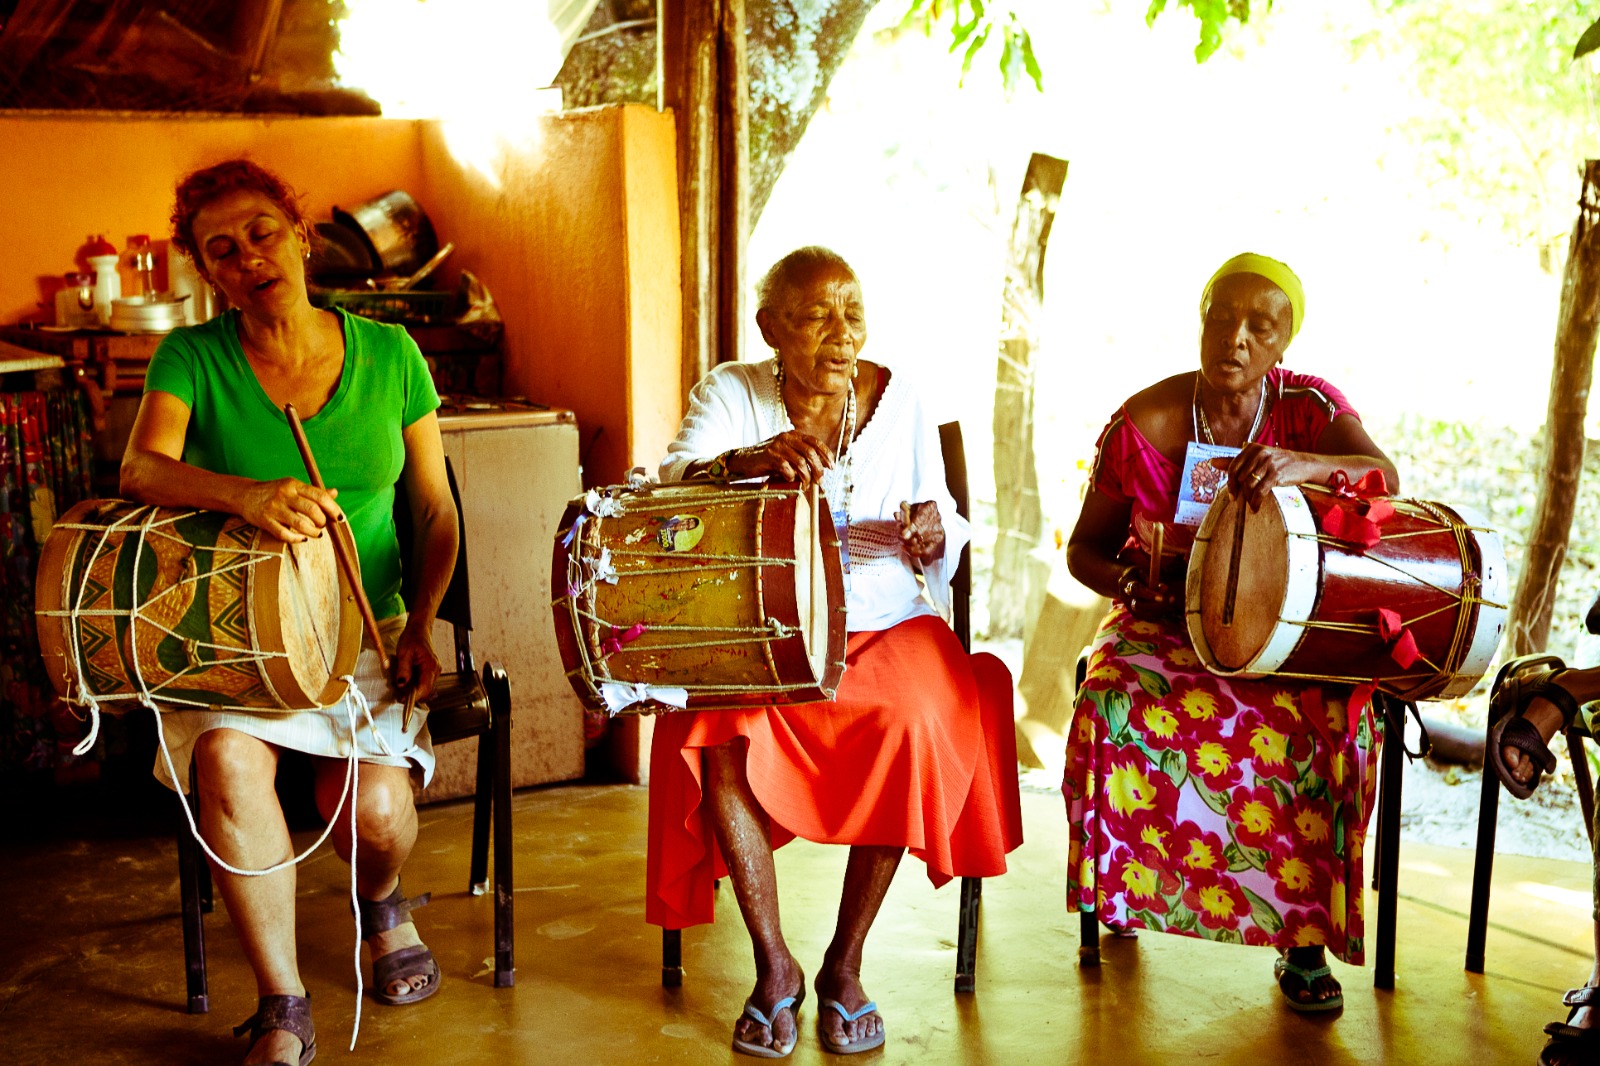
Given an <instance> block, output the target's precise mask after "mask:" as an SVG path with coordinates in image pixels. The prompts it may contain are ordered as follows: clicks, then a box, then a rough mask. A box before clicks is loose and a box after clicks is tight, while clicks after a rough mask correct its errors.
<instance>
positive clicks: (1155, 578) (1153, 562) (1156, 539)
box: [1145, 522, 1167, 589]
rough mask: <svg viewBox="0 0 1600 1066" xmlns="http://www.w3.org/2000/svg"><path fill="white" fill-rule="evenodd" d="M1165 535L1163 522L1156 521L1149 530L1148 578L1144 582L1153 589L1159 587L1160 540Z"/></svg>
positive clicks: (1165, 528)
mask: <svg viewBox="0 0 1600 1066" xmlns="http://www.w3.org/2000/svg"><path fill="white" fill-rule="evenodd" d="M1166 536H1167V526H1166V523H1164V522H1157V523H1156V525H1155V528H1154V529H1152V530H1151V531H1150V580H1149V581H1147V582H1145V583H1146V584H1147V585H1149V586H1150V587H1151V588H1153V589H1155V588H1160V587H1161V548H1162V544H1161V542H1162V541H1163V540H1165V539H1166Z"/></svg>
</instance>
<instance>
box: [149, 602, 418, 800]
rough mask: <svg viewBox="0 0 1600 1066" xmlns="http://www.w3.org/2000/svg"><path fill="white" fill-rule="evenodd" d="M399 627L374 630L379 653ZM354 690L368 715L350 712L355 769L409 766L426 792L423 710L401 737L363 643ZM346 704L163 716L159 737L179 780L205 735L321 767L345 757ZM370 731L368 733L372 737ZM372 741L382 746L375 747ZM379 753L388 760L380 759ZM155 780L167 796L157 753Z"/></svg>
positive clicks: (387, 622)
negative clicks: (225, 732)
mask: <svg viewBox="0 0 1600 1066" xmlns="http://www.w3.org/2000/svg"><path fill="white" fill-rule="evenodd" d="M405 627H406V616H405V615H404V614H398V615H395V616H394V617H393V618H385V619H383V620H382V621H380V622H379V623H378V634H379V635H380V636H381V637H382V638H383V644H384V647H385V648H387V649H389V650H391V651H392V650H393V649H394V645H395V642H396V641H397V640H399V639H400V633H401V632H402V631H403V630H404V629H405ZM355 681H356V688H358V689H360V690H361V694H362V695H363V696H365V697H366V698H367V702H368V703H369V704H370V705H371V708H372V724H371V725H368V724H367V718H366V715H364V714H362V713H361V712H360V710H359V709H358V710H357V711H356V716H355V718H356V732H355V738H356V745H357V749H356V750H357V752H358V754H359V757H360V759H361V761H362V762H364V763H369V764H372V765H376V766H409V767H411V776H412V777H413V779H415V780H417V783H418V785H419V786H420V787H423V788H426V787H427V784H428V782H429V781H430V780H432V778H433V765H434V759H433V740H432V739H431V738H430V737H429V736H428V709H427V706H426V705H425V704H422V703H419V704H417V705H416V707H415V708H414V710H413V712H412V715H411V728H410V729H401V728H400V719H401V718H402V717H403V716H404V712H405V704H404V703H403V702H401V700H400V699H399V698H398V696H397V695H396V693H395V691H394V687H393V686H392V685H391V684H390V682H389V678H387V677H386V676H384V673H383V669H382V667H381V666H380V665H379V659H378V652H377V649H375V648H373V646H372V644H371V642H370V641H368V640H363V641H362V644H361V654H360V656H359V657H357V659H356V669H355ZM350 702H351V698H350V696H348V695H346V696H345V698H344V699H342V700H340V701H339V702H338V703H335V704H334V705H332V706H331V707H323V708H321V709H320V710H314V711H294V712H291V713H285V714H271V713H267V712H262V713H259V714H258V713H254V712H250V711H198V710H195V711H163V712H162V714H161V727H162V732H163V734H164V735H165V737H166V746H167V751H168V752H169V753H170V754H171V755H172V766H173V768H174V769H175V770H177V772H178V773H179V774H180V775H181V776H183V777H184V778H187V777H188V775H189V762H190V760H191V759H192V758H193V756H194V745H195V741H197V740H199V739H200V736H201V734H203V733H205V732H207V731H208V730H212V729H237V730H238V731H239V732H241V733H248V734H249V735H250V736H253V737H255V738H257V739H258V740H263V741H265V742H267V743H268V744H273V745H276V746H277V747H280V748H290V749H292V750H294V751H303V752H305V753H306V754H308V755H318V756H322V757H323V758H328V759H348V758H349V757H350V707H349V704H350ZM374 730H376V732H374ZM379 738H381V739H382V743H381V744H380V743H379ZM385 752H387V753H388V754H385ZM155 775H156V780H157V781H160V782H161V783H162V784H163V785H166V786H167V787H168V788H170V789H174V790H177V789H178V787H179V786H178V785H177V783H176V782H174V781H173V780H172V775H170V774H169V773H168V772H167V762H166V759H164V758H163V757H162V755H161V752H160V751H159V750H158V751H157V752H156V765H155ZM188 785H189V782H188V781H187V780H185V781H184V782H183V788H182V791H183V792H188V791H189V788H188Z"/></svg>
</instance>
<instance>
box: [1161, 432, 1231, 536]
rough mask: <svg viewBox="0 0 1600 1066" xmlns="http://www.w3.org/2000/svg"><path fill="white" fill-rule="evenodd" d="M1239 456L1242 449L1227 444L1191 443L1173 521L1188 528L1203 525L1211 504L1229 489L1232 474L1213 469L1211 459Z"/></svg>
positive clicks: (1185, 459) (1185, 456)
mask: <svg viewBox="0 0 1600 1066" xmlns="http://www.w3.org/2000/svg"><path fill="white" fill-rule="evenodd" d="M1238 454H1239V449H1238V448H1230V447H1228V446H1227V445H1223V444H1201V443H1200V442H1199V441H1193V440H1192V441H1190V442H1189V447H1188V448H1187V449H1186V450H1185V451H1184V454H1183V475H1182V476H1181V477H1180V478H1179V480H1178V510H1177V513H1176V514H1174V515H1173V516H1172V518H1173V521H1175V522H1177V523H1178V524H1179V525H1184V526H1198V525H1199V524H1200V520H1201V519H1203V518H1204V517H1205V516H1206V511H1207V509H1208V508H1210V506H1211V501H1212V500H1215V499H1216V498H1217V497H1218V496H1221V495H1222V493H1223V491H1224V490H1226V489H1227V487H1228V475H1227V474H1226V473H1224V472H1223V471H1221V470H1218V469H1217V468H1216V467H1214V466H1212V465H1211V460H1213V459H1231V458H1233V457H1234V456H1235V455H1238Z"/></svg>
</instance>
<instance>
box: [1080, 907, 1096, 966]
mask: <svg viewBox="0 0 1600 1066" xmlns="http://www.w3.org/2000/svg"><path fill="white" fill-rule="evenodd" d="M1078 929H1079V934H1078V965H1079V966H1099V965H1100V919H1099V917H1098V916H1097V915H1096V914H1095V912H1094V911H1092V910H1087V911H1079V912H1078Z"/></svg>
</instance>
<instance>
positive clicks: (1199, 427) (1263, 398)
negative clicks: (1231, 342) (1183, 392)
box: [1193, 373, 1267, 444]
mask: <svg viewBox="0 0 1600 1066" xmlns="http://www.w3.org/2000/svg"><path fill="white" fill-rule="evenodd" d="M1266 410H1267V383H1266V382H1265V381H1263V382H1262V383H1261V395H1260V397H1259V398H1257V400H1256V417H1255V419H1254V421H1252V422H1251V423H1250V432H1249V433H1246V434H1245V437H1244V442H1245V443H1246V444H1249V443H1250V442H1251V441H1253V440H1255V439H1256V434H1257V433H1259V432H1260V431H1261V416H1262V415H1263V414H1264V413H1265V412H1266ZM1193 428H1194V434H1193V436H1194V439H1195V440H1199V439H1200V438H1201V437H1202V436H1203V437H1205V440H1206V443H1207V444H1215V443H1217V442H1216V440H1215V439H1213V438H1212V436H1211V423H1210V422H1208V421H1207V420H1206V409H1205V408H1204V407H1202V406H1201V405H1200V375H1199V374H1198V373H1197V374H1195V376H1194V423H1193Z"/></svg>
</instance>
